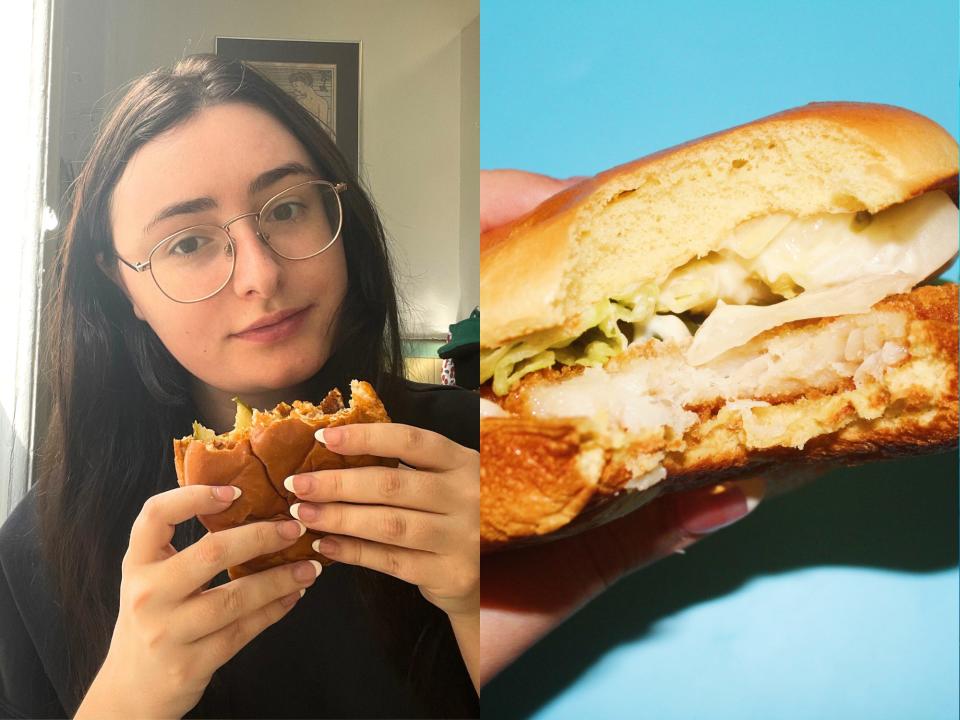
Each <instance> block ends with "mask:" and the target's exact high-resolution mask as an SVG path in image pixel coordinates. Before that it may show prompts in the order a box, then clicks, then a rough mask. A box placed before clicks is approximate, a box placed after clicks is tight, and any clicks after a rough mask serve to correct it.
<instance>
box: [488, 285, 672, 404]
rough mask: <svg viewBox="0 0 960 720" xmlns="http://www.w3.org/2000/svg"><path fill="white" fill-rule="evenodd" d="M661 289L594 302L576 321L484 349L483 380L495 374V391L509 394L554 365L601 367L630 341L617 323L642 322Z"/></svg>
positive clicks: (645, 287) (648, 288) (647, 288)
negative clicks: (532, 375) (525, 378)
mask: <svg viewBox="0 0 960 720" xmlns="http://www.w3.org/2000/svg"><path fill="white" fill-rule="evenodd" d="M656 305H657V288H656V286H654V285H652V284H649V283H647V284H644V285H642V286H641V287H640V288H638V289H637V290H635V291H634V292H630V293H624V294H623V295H621V296H620V297H616V298H609V299H608V300H603V301H600V302H598V303H595V304H594V305H592V306H591V307H590V308H589V309H588V310H587V311H586V312H584V313H581V314H580V316H579V317H578V318H577V319H576V321H575V322H573V323H570V324H568V325H565V326H564V327H560V328H550V329H547V330H541V331H540V332H537V333H533V334H532V335H528V336H527V337H525V338H524V339H523V340H519V341H517V342H515V343H511V344H509V345H504V346H503V347H499V348H496V349H494V350H483V351H481V353H480V382H481V383H484V382H486V381H487V380H489V379H490V378H493V383H492V386H493V392H494V393H496V394H497V395H506V394H507V393H508V392H510V390H511V389H512V388H513V386H514V385H516V384H517V383H518V382H519V381H520V378H522V377H523V376H524V375H527V374H528V373H532V372H536V371H537V370H542V369H543V368H547V367H550V366H552V365H553V364H555V363H558V362H559V363H562V364H563V365H584V366H587V367H596V366H600V365H603V364H604V363H605V362H606V361H607V360H608V359H609V358H611V357H613V356H614V355H617V354H619V353H621V352H623V350H624V349H626V347H627V343H628V342H629V340H628V338H627V336H626V335H624V333H623V331H622V330H621V329H620V326H619V325H618V323H619V322H620V321H621V320H622V321H625V322H628V323H631V324H633V323H642V322H644V321H645V320H647V319H648V318H650V317H651V316H652V315H653V312H654V309H655V308H656Z"/></svg>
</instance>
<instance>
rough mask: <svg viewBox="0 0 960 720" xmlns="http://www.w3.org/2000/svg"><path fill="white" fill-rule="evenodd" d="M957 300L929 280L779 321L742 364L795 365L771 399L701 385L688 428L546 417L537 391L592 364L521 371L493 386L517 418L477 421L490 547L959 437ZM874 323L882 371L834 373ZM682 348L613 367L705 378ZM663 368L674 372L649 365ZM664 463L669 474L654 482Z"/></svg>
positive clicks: (857, 354) (769, 388)
mask: <svg viewBox="0 0 960 720" xmlns="http://www.w3.org/2000/svg"><path fill="white" fill-rule="evenodd" d="M957 303H958V294H957V286H956V285H954V284H944V285H935V286H921V287H918V288H916V289H914V290H913V291H912V292H910V293H907V294H904V295H896V296H891V297H888V298H886V299H885V300H883V301H881V302H880V303H878V304H877V305H875V306H874V308H873V311H872V312H871V313H869V314H867V315H859V316H841V317H836V318H824V319H820V320H812V321H811V320H805V321H798V322H794V323H789V324H787V325H782V326H780V327H778V328H775V329H773V330H770V331H768V332H766V333H764V334H763V335H761V336H759V337H758V338H756V339H755V340H754V341H752V342H751V344H750V346H749V347H748V348H746V349H744V350H743V351H742V352H743V353H744V354H745V355H744V356H742V359H743V362H744V365H743V367H746V365H745V363H746V362H748V361H749V360H750V358H751V357H752V358H754V359H756V358H759V359H760V362H767V361H766V360H765V358H768V357H769V358H771V360H770V363H769V367H770V368H772V371H773V372H772V375H773V376H775V375H776V370H777V368H778V365H777V364H776V363H778V362H779V363H784V362H785V363H787V365H788V366H789V367H788V368H787V369H786V370H785V371H784V373H782V376H781V377H780V378H779V379H777V380H775V381H771V382H768V383H767V384H766V385H765V386H762V387H760V389H759V390H758V394H756V395H754V397H756V398H757V400H760V401H761V402H760V403H757V404H756V406H754V407H750V406H744V405H743V403H740V404H739V405H738V404H737V403H726V402H725V401H724V399H723V398H722V397H713V398H711V397H710V395H709V394H705V395H702V396H701V399H700V400H699V401H698V405H696V406H693V407H690V408H687V410H689V411H691V412H693V413H695V414H696V419H695V422H693V424H692V425H691V426H690V427H688V428H687V429H686V430H685V431H684V432H683V433H682V435H679V434H672V433H671V432H670V431H669V429H668V428H667V429H665V428H664V427H662V426H656V427H653V428H652V429H640V430H636V431H634V432H633V433H631V434H629V435H626V436H624V435H623V433H617V432H616V431H615V430H613V429H612V425H613V423H611V424H605V423H604V422H603V421H602V420H601V419H598V418H597V417H593V416H583V417H568V418H558V419H540V418H537V417H534V416H533V415H532V414H531V413H530V412H529V410H530V408H529V406H528V405H527V403H528V402H529V401H530V394H531V393H532V392H533V391H535V390H536V388H537V387H538V386H539V387H541V388H542V387H543V386H549V385H559V384H561V383H564V382H567V381H569V380H570V379H571V378H573V379H576V378H577V377H579V376H581V375H584V374H585V373H586V372H587V371H585V370H584V368H579V367H577V368H564V369H562V370H550V371H543V372H541V373H538V374H537V375H536V376H531V377H529V378H525V379H524V382H523V383H521V386H520V387H519V388H517V389H516V390H514V391H513V392H512V393H511V394H510V395H509V396H507V397H506V398H496V397H494V396H493V395H492V393H489V392H488V394H487V398H488V399H490V400H491V401H496V402H498V403H499V404H500V405H501V406H502V407H503V408H504V409H505V410H506V411H508V412H510V413H511V414H510V415H506V416H503V417H488V418H484V420H483V422H481V424H480V452H481V456H482V458H483V463H482V468H481V500H480V516H481V540H482V548H483V550H484V551H487V550H492V549H496V548H501V547H505V546H507V545H516V544H522V543H526V542H532V541H536V540H538V539H541V538H543V537H544V536H546V535H547V534H550V536H551V537H558V536H561V535H563V534H569V533H573V532H577V531H580V530H583V529H585V528H588V527H591V526H594V525H597V524H600V523H603V522H607V521H609V520H611V519H613V518H615V517H618V516H620V515H623V514H625V513H626V512H629V511H630V510H632V509H635V508H636V507H638V506H639V505H641V504H643V503H645V502H648V501H649V500H651V499H652V498H653V497H655V496H656V495H658V494H660V493H662V492H670V491H673V490H678V489H688V488H691V487H696V486H698V485H705V484H712V483H716V482H718V481H721V480H723V479H727V478H732V477H739V476H744V475H751V474H755V473H758V472H763V471H764V470H766V469H767V468H770V467H772V466H775V469H776V470H775V472H776V475H777V476H780V475H782V474H784V473H789V472H791V471H792V470H796V469H797V468H798V466H800V465H803V464H809V463H828V464H837V463H839V464H854V463H861V462H866V461H869V460H878V459H883V458H890V457H896V456H900V455H904V454H920V453H932V452H942V451H944V450H948V449H950V448H952V447H956V444H957V322H958V317H957ZM484 322H486V320H485V321H484ZM871 327H873V328H875V329H874V330H871V329H870V328H871ZM851 328H852V329H851ZM858 332H859V333H860V334H859V335H857V333H858ZM871 332H873V333H875V334H876V333H881V332H886V333H888V334H889V335H890V338H892V340H891V346H892V347H893V350H888V347H887V345H886V338H885V337H879V339H878V340H876V343H878V344H882V345H883V347H884V350H882V351H881V350H878V351H877V353H878V354H875V355H873V359H874V360H878V359H880V358H885V359H884V361H883V365H882V366H877V365H874V367H873V368H872V371H873V374H871V373H870V372H862V373H861V372H860V371H854V370H853V369H851V371H850V377H846V376H844V375H842V374H839V375H838V374H837V373H835V372H832V371H831V368H836V367H839V366H842V365H843V364H844V362H843V361H844V356H846V358H847V359H850V358H851V357H853V358H855V359H857V361H858V362H860V361H861V360H862V359H863V357H864V354H865V353H866V352H867V351H865V350H864V349H863V347H862V345H863V342H862V341H863V338H864V336H867V335H869V333H871ZM858 342H860V345H857V343H858ZM830 347H833V348H834V349H835V351H836V352H838V353H840V356H839V361H835V360H833V359H831V358H829V357H826V358H824V357H822V356H823V355H824V352H825V350H824V349H825V348H830ZM787 348H793V350H792V351H791V352H792V353H793V354H792V355H791V354H788V352H787V351H786V349H787ZM867 350H869V348H868V349H867ZM804 352H806V353H807V354H806V355H804ZM885 353H886V354H885ZM746 354H749V356H750V357H747V355H746ZM887 355H889V357H887ZM682 358H683V355H682V348H679V349H678V348H676V347H672V346H671V345H670V344H668V343H661V342H660V341H656V340H651V341H649V342H648V343H647V344H646V345H641V346H639V347H637V349H636V350H634V351H632V354H629V356H627V357H621V358H615V359H614V360H613V361H611V363H609V364H608V366H607V367H606V368H604V371H603V372H604V373H606V372H612V373H614V374H616V373H621V374H622V373H626V372H631V371H636V370H640V371H642V372H646V371H649V372H650V373H651V375H652V377H654V378H655V380H656V378H659V377H667V378H669V377H671V376H670V374H669V373H671V372H672V373H674V374H675V375H676V373H678V372H679V373H680V374H681V375H682V374H683V373H688V374H687V375H685V376H683V377H684V382H685V383H686V382H689V384H691V385H692V384H695V382H696V373H700V372H705V370H701V369H699V368H698V369H695V370H688V369H686V368H683V369H681V370H679V371H678V370H676V366H678V364H679V363H681V362H682ZM820 360H822V364H823V368H821V369H818V368H817V367H815V365H816V362H817V361H820ZM867 364H869V363H867ZM850 365H851V368H853V366H854V365H856V363H851V364H850ZM755 366H756V365H755ZM755 366H754V367H755ZM658 367H660V368H666V372H667V374H666V375H661V376H658V375H655V374H653V372H654V370H656V369H657V368H658ZM861 367H865V366H864V365H862V366H861ZM651 368H653V369H654V370H650V369H651ZM805 373H806V374H805ZM747 374H748V375H749V374H750V373H747ZM757 374H758V375H759V374H761V373H757ZM675 375H674V376H675ZM784 378H786V379H784ZM798 378H799V380H798ZM668 382H669V381H668ZM798 385H799V387H798ZM706 386H707V387H708V389H709V387H710V385H709V384H706ZM679 387H680V383H679V382H677V383H675V384H674V385H672V386H670V387H667V388H666V391H667V392H671V391H672V392H680V390H679ZM573 410H574V412H572V413H571V414H575V408H574V409H573ZM518 458H522V461H519V462H518ZM660 465H662V467H663V469H665V470H666V477H665V479H662V480H661V479H660V477H662V475H661V476H660V477H657V476H653V477H646V478H645V474H646V473H650V472H653V471H655V470H656V468H658V466H660ZM661 472H662V471H661Z"/></svg>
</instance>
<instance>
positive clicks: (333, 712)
mask: <svg viewBox="0 0 960 720" xmlns="http://www.w3.org/2000/svg"><path fill="white" fill-rule="evenodd" d="M405 390H406V392H405V393H404V402H402V403H399V404H398V407H397V408H396V409H394V408H388V409H389V411H390V414H391V417H392V419H393V420H394V422H400V423H405V424H409V425H416V426H418V427H423V428H426V429H429V430H433V431H435V432H438V433H441V434H443V435H445V436H447V437H449V438H450V439H451V440H454V441H456V442H458V443H459V444H461V445H464V446H467V447H472V448H474V449H477V448H478V446H479V402H478V399H477V398H478V396H477V395H476V394H474V393H471V392H469V391H466V390H463V389H460V388H453V387H443V386H436V385H422V384H418V383H406V386H405ZM357 571H358V569H357V568H355V567H352V566H349V565H343V564H335V565H332V566H330V567H327V568H325V570H324V572H323V574H322V575H321V576H320V578H319V579H318V580H317V582H316V584H314V585H313V586H312V587H310V588H309V589H308V590H307V592H306V594H305V595H304V597H303V598H302V599H301V600H300V602H298V603H297V605H296V606H295V607H294V608H293V610H291V611H290V612H289V613H288V614H287V616H286V617H284V618H283V619H281V620H280V621H279V622H277V623H276V624H274V625H272V626H271V627H269V628H267V629H266V630H265V631H263V632H262V633H261V634H260V635H258V636H257V637H256V638H254V639H253V640H252V641H251V642H250V643H249V644H248V645H247V646H246V647H244V648H243V649H242V650H241V651H240V652H239V653H237V655H235V656H234V657H233V658H232V659H231V660H230V661H229V662H227V663H226V664H225V665H224V666H223V667H221V668H220V669H219V670H218V671H217V672H216V673H215V674H214V676H213V679H212V681H211V683H210V685H209V686H208V687H207V690H206V691H205V692H204V695H203V697H202V699H201V700H200V702H199V703H198V704H197V706H196V707H195V708H193V710H191V711H190V712H189V713H188V714H187V717H263V718H266V717H285V718H286V717H426V716H429V715H435V714H437V713H438V711H437V710H436V709H433V708H431V707H430V704H429V703H424V702H422V701H421V700H418V698H417V696H416V694H415V693H414V692H413V691H412V689H411V687H410V684H409V683H408V682H407V681H406V678H405V676H404V669H403V668H398V667H396V663H394V662H392V661H391V660H390V659H389V657H388V656H387V653H386V652H385V650H384V647H383V643H382V642H381V641H380V638H379V637H378V631H377V628H376V627H375V625H374V624H372V623H371V622H370V620H369V616H368V615H366V614H365V613H364V612H362V611H361V610H360V608H359V607H358V603H359V601H358V598H357V586H356V583H355V582H354V580H355V578H354V577H353V574H354V573H355V572H357ZM226 579H227V578H226V574H225V573H223V574H221V576H219V578H218V580H219V582H222V581H225V580H226ZM218 580H215V581H214V583H213V584H219V582H218ZM396 582H398V583H399V581H396ZM49 588H50V583H49V580H48V577H47V574H46V572H45V570H44V568H43V564H42V562H41V561H40V539H39V531H38V523H37V517H36V498H35V492H34V490H33V489H32V490H31V491H30V492H29V493H28V494H27V496H26V497H25V498H24V499H23V501H22V502H20V503H19V504H18V505H17V507H16V508H15V509H14V511H13V513H12V514H11V515H10V517H9V518H8V519H7V521H6V522H5V523H4V525H3V527H2V528H0V716H2V717H66V716H67V711H66V710H65V708H69V711H70V713H71V714H72V713H73V712H75V708H74V707H72V705H71V702H70V700H69V699H68V698H69V693H68V691H67V687H66V669H67V668H66V660H65V653H66V639H65V636H64V632H63V620H62V616H61V614H60V612H59V611H58V605H57V601H56V598H55V597H53V595H52V593H51V592H50V589H49ZM423 602H424V603H425V602H426V600H423ZM459 664H460V665H461V667H460V668H459V672H457V673H456V676H457V677H458V678H459V679H460V682H459V683H457V684H458V686H459V687H457V688H454V689H451V688H447V691H450V690H453V691H454V692H457V693H460V694H461V695H462V701H461V702H459V703H458V704H459V705H460V706H462V707H463V708H464V712H465V713H466V714H467V715H468V716H472V717H479V715H480V704H479V700H478V698H477V696H476V694H475V693H474V691H473V686H472V685H471V684H470V680H469V676H468V675H467V672H466V668H465V667H462V665H463V663H462V659H460V660H459ZM442 714H446V715H449V714H450V713H449V711H447V712H444V713H442Z"/></svg>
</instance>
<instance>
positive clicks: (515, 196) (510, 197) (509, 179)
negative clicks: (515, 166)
mask: <svg viewBox="0 0 960 720" xmlns="http://www.w3.org/2000/svg"><path fill="white" fill-rule="evenodd" d="M582 179H583V178H582V177H576V178H569V179H567V180H559V179H557V178H552V177H548V176H547V175H538V174H537V173H530V172H524V171H523V170H483V171H481V172H480V232H486V231H487V230H490V229H491V228H495V227H497V226H499V225H503V224H505V223H508V222H510V221H511V220H514V219H515V218H518V217H520V216H521V215H523V214H525V213H527V212H529V211H530V210H532V209H533V208H535V207H536V206H537V205H539V204H540V203H542V202H543V201H544V200H546V199H547V198H548V197H550V196H551V195H555V194H556V193H558V192H560V191H561V190H564V189H565V188H567V187H569V186H570V185H574V184H576V183H577V182H579V181H580V180H582Z"/></svg>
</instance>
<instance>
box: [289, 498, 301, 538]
mask: <svg viewBox="0 0 960 720" xmlns="http://www.w3.org/2000/svg"><path fill="white" fill-rule="evenodd" d="M290 514H291V515H293V516H294V517H295V518H296V519H297V520H299V519H300V503H294V504H293V505H291V506H290ZM301 535H302V533H301Z"/></svg>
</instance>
